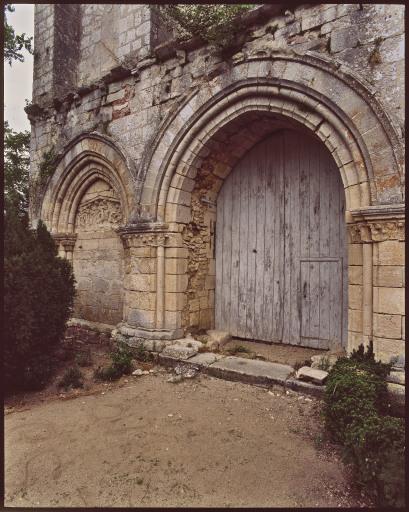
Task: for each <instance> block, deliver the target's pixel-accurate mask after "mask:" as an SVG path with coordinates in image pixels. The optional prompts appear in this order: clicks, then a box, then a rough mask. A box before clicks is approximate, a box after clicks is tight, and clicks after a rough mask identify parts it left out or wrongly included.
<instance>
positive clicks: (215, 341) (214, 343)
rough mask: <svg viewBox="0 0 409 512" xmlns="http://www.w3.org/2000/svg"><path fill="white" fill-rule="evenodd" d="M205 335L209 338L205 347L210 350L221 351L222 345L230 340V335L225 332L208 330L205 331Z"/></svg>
mask: <svg viewBox="0 0 409 512" xmlns="http://www.w3.org/2000/svg"><path fill="white" fill-rule="evenodd" d="M207 335H208V336H209V339H208V342H207V344H206V346H207V347H209V348H210V349H211V350H214V349H216V350H217V349H221V348H222V347H223V345H225V344H226V343H227V342H228V341H230V340H231V334H229V333H228V332H225V331H217V330H215V329H209V330H208V331H207Z"/></svg>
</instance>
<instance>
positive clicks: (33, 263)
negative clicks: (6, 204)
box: [4, 209, 75, 392]
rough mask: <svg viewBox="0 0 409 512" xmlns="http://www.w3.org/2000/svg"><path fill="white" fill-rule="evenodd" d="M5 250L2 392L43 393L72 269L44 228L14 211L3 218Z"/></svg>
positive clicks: (68, 302)
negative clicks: (34, 224) (33, 226)
mask: <svg viewBox="0 0 409 512" xmlns="http://www.w3.org/2000/svg"><path fill="white" fill-rule="evenodd" d="M4 247H5V258H4V319H5V322H4V324H5V325H4V334H5V344H4V379H5V389H6V392H11V391H16V390H22V389H41V388H42V387H44V385H45V384H46V383H47V382H48V379H49V377H50V375H51V373H52V352H53V349H54V348H56V347H57V346H58V343H59V341H60V339H61V338H62V336H63V333H64V330H65V324H66V321H67V320H68V318H69V317H70V315H71V312H72V306H73V299H74V293H75V289H74V276H73V273H72V268H71V265H70V263H69V262H68V261H66V260H63V259H61V258H59V257H58V256H57V249H56V247H55V243H54V241H53V239H52V237H51V235H50V234H49V232H48V231H47V228H46V227H45V225H44V224H43V223H42V222H41V221H40V222H39V224H38V227H37V229H35V230H32V229H30V228H29V226H28V220H27V217H26V216H24V217H20V216H19V214H18V213H16V212H15V211H14V210H13V209H10V210H9V211H8V212H7V214H6V215H5V244H4Z"/></svg>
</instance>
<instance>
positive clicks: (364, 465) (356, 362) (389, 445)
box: [324, 345, 405, 507]
mask: <svg viewBox="0 0 409 512" xmlns="http://www.w3.org/2000/svg"><path fill="white" fill-rule="evenodd" d="M389 371H390V365H386V364H383V363H381V362H377V361H375V358H374V355H373V349H372V345H370V347H369V349H368V350H367V351H366V352H365V350H364V347H363V346H362V345H361V346H360V347H359V349H358V350H356V351H354V352H353V353H352V354H351V356H350V357H349V358H347V357H344V358H341V359H338V361H337V362H336V363H335V365H334V367H333V368H332V370H331V371H330V372H329V375H328V380H327V386H326V390H325V398H324V402H325V405H324V416H325V424H326V427H327V429H328V431H329V433H330V435H331V436H332V438H333V439H334V440H336V441H338V442H340V443H341V444H342V445H343V450H344V457H345V460H346V461H347V462H350V463H352V464H353V468H354V481H355V482H356V483H357V484H358V485H360V486H362V487H364V488H365V490H366V491H367V492H368V494H370V495H371V496H372V497H373V498H374V499H375V500H376V501H377V502H378V504H379V505H381V506H397V507H398V506H399V507H403V506H404V495H405V475H404V467H405V464H404V454H405V424H404V421H403V420H402V419H398V418H392V417H391V416H387V415H386V414H385V413H386V411H387V410H388V405H389V404H388V399H387V387H386V381H385V378H386V376H387V375H388V373H389Z"/></svg>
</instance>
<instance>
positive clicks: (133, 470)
mask: <svg viewBox="0 0 409 512" xmlns="http://www.w3.org/2000/svg"><path fill="white" fill-rule="evenodd" d="M168 378H169V374H168V373H167V372H166V371H165V370H164V369H161V368H156V369H155V370H154V372H153V373H151V374H149V375H143V376H140V377H133V376H128V377H122V378H121V379H120V381H119V382H117V383H115V384H110V385H107V386H106V385H105V386H104V384H102V383H101V384H98V385H96V386H95V387H94V388H93V389H92V390H91V389H88V390H81V391H80V394H79V395H78V396H76V394H75V392H74V391H71V392H68V393H63V397H64V398H63V397H62V396H59V395H58V394H55V395H52V393H51V394H49V395H48V396H47V397H45V396H43V397H42V400H43V403H41V399H40V398H39V399H38V400H37V401H36V400H34V399H33V396H32V395H31V398H30V397H29V399H27V401H26V402H25V404H24V403H23V404H22V403H21V397H20V401H15V403H14V405H13V404H12V403H10V402H9V403H8V404H7V410H6V417H5V505H6V506H14V507H18V506H29V507H30V506H31V507H45V506H57V507H62V506H65V507H84V506H85V507H86V506H93V507H107V506H125V507H131V506H135V507H144V506H147V507H149V506H156V507H165V506H166V507H195V506H202V507H205V506H208V507H215V506H219V507H245V506H248V507H353V506H368V502H365V500H364V499H363V498H362V497H360V496H359V495H358V494H356V493H355V492H353V491H352V489H351V487H350V485H349V483H348V469H347V468H346V467H344V466H343V465H342V463H341V462H340V457H339V455H338V453H337V451H336V450H335V448H334V447H333V446H331V445H329V444H328V443H327V442H326V441H323V435H322V422H321V420H320V418H319V410H320V402H319V401H318V400H315V399H312V398H309V397H305V396H303V395H301V394H298V393H293V392H288V393H286V392H285V391H284V390H283V389H282V388H280V387H274V388H272V389H270V390H266V389H263V388H259V387H255V386H249V385H246V384H242V383H239V382H227V381H223V380H219V379H216V378H212V377H209V376H205V375H200V376H198V377H196V378H193V379H188V380H184V381H182V382H181V383H178V384H173V383H170V382H167V379H168ZM87 393H88V394H87ZM37 395H38V396H40V394H39V393H37ZM68 398H72V399H68ZM23 401H24V400H23Z"/></svg>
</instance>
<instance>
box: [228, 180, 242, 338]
mask: <svg viewBox="0 0 409 512" xmlns="http://www.w3.org/2000/svg"><path fill="white" fill-rule="evenodd" d="M230 176H231V180H232V185H231V187H232V199H233V203H232V225H231V279H230V282H231V284H230V286H231V292H230V295H231V300H230V323H229V331H230V332H231V333H236V332H238V325H239V263H240V223H239V222H238V219H239V218H240V170H238V172H233V173H231V174H230ZM230 176H229V177H230Z"/></svg>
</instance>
